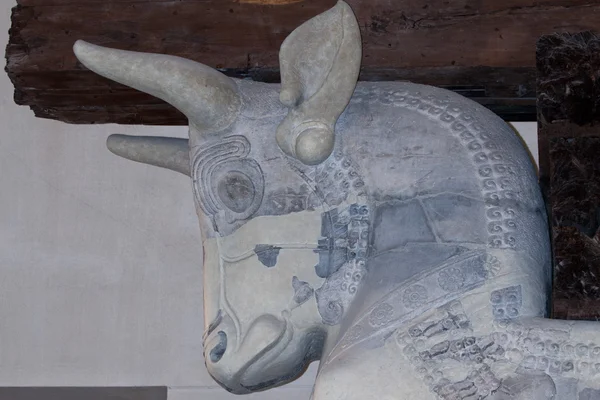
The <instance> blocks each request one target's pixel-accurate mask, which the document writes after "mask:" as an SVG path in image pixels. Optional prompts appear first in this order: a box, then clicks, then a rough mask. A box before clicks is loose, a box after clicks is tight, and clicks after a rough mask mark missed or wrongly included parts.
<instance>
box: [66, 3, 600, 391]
mask: <svg viewBox="0 0 600 400" xmlns="http://www.w3.org/2000/svg"><path fill="white" fill-rule="evenodd" d="M74 51H75V53H76V55H77V57H78V58H79V59H80V60H81V62H82V63H83V64H84V65H85V66H87V67H88V68H90V69H92V70H93V71H95V72H97V73H99V74H101V75H103V76H106V77H108V78H110V79H113V80H115V81H117V82H120V83H123V84H126V85H129V86H131V87H134V88H137V89H139V90H142V91H145V92H147V93H150V94H153V95H155V96H158V97H160V98H162V99H163V100H165V101H168V102H170V103H171V104H173V105H175V106H176V107H178V108H179V109H180V110H181V111H182V112H184V114H185V115H187V116H188V118H189V121H190V127H189V135H190V137H189V140H183V139H171V138H145V137H135V138H132V137H126V136H121V135H115V136H111V137H110V138H109V139H108V142H107V144H108V147H109V149H110V150H111V151H112V152H114V153H116V154H118V155H121V156H123V157H126V158H129V159H132V160H134V161H138V162H145V163H149V164H153V165H157V166H160V167H164V168H169V169H172V170H174V171H177V172H180V173H183V174H185V175H188V176H189V177H190V178H191V182H192V187H193V195H194V199H195V201H196V206H197V212H198V218H199V222H200V228H201V231H202V235H203V243H202V245H203V248H204V254H205V259H204V265H203V268H204V293H205V310H204V311H205V321H206V330H205V332H204V335H203V344H204V349H205V351H204V357H205V359H206V365H207V368H208V371H209V373H210V374H211V375H212V376H213V377H214V379H215V380H216V381H217V382H219V383H220V384H221V385H222V386H223V387H224V388H225V389H227V390H229V391H231V392H233V393H238V394H244V393H251V392H254V391H259V390H266V389H269V388H271V387H275V386H278V385H281V384H283V383H287V382H289V381H291V380H293V379H295V378H296V377H298V376H299V374H301V373H302V371H303V370H304V369H305V367H306V366H307V365H308V364H309V363H310V362H313V361H317V360H318V361H320V362H321V365H320V369H319V374H318V377H317V381H316V383H315V387H314V391H313V394H312V398H313V399H314V400H321V399H333V400H340V399H361V400H364V399H392V398H394V399H396V398H402V399H404V398H407V399H413V398H415V399H416V398H418V399H432V400H434V399H443V400H457V399H460V400H463V399H465V400H474V399H495V400H500V399H511V400H514V399H535V400H537V399H557V400H560V399H568V400H571V399H578V400H591V399H600V345H598V344H597V343H599V342H600V339H598V334H599V333H600V325H596V324H595V323H591V322H590V323H586V322H566V321H554V320H547V319H544V317H545V316H546V315H547V309H546V306H547V296H548V286H549V282H550V272H551V271H550V257H549V252H550V246H549V241H548V231H547V229H548V227H547V221H546V215H545V211H544V204H543V201H542V197H541V195H540V191H539V188H538V186H537V177H536V173H535V170H534V168H533V166H532V163H531V161H530V159H529V157H528V154H527V152H526V151H525V149H524V148H523V146H522V144H521V142H520V141H519V139H518V138H517V137H516V135H515V133H514V132H513V131H512V130H511V128H510V127H509V126H508V125H507V124H505V123H504V122H503V121H502V120H500V119H499V118H498V117H496V116H495V115H493V114H492V113H491V112H489V111H488V110H486V109H485V108H483V107H481V106H480V105H478V104H476V103H474V102H472V101H470V100H468V99H465V98H463V97H461V96H459V95H456V94H454V93H451V92H448V91H445V90H441V89H438V88H433V87H429V86H423V85H417V84H412V83H407V82H364V83H358V84H357V78H358V71H359V67H360V60H361V45H360V31H359V29H358V24H357V22H356V20H355V18H354V16H353V14H352V10H351V9H350V7H349V6H348V5H347V4H346V3H344V2H343V1H340V2H338V4H337V5H336V6H335V7H333V8H332V9H330V10H329V11H327V12H325V13H323V14H321V15H319V16H316V17H315V18H313V19H312V20H310V21H307V22H306V23H305V24H303V25H302V26H301V27H299V28H298V29H297V30H296V31H294V32H293V33H292V34H291V35H290V36H289V37H288V38H287V39H286V40H285V42H284V43H283V45H282V48H281V53H280V62H281V73H282V84H281V85H278V84H265V83H259V82H249V81H244V80H235V79H230V78H228V77H226V76H224V75H223V74H220V73H219V72H217V71H215V70H214V69H212V68H209V67H207V66H205V65H202V64H199V63H195V62H192V61H189V60H184V59H181V58H177V57H171V56H167V55H155V54H144V53H135V52H130V51H121V50H112V49H105V48H101V47H99V46H95V45H92V44H88V43H85V42H81V41H79V42H77V43H76V44H75V47H74ZM290 283H291V285H290Z"/></svg>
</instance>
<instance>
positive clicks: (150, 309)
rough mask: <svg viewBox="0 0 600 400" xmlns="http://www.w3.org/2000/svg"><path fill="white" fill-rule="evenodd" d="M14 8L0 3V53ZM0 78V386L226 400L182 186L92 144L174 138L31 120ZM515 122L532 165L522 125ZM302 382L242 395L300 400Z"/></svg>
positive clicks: (532, 139) (176, 131)
mask: <svg viewBox="0 0 600 400" xmlns="http://www.w3.org/2000/svg"><path fill="white" fill-rule="evenodd" d="M14 4H15V3H14V0H1V5H0V8H1V21H0V42H1V43H4V44H5V43H7V40H8V35H7V31H8V28H9V26H10V9H11V7H12V6H13V5H14ZM3 46H4V45H3ZM0 75H1V76H0V96H1V97H0V121H1V122H2V125H1V126H0V386H105V385H109V386H129V385H133V386H145V385H152V386H154V385H166V386H169V387H170V390H171V391H170V394H169V399H170V400H171V399H175V400H191V399H201V398H207V399H208V398H209V399H217V400H218V399H230V398H238V397H236V396H233V395H230V394H228V393H226V392H225V391H224V390H223V389H221V388H220V387H218V386H217V385H216V384H215V383H214V382H213V381H212V380H211V379H210V377H209V376H208V374H207V372H206V369H205V366H204V360H203V358H202V349H201V337H202V282H201V272H202V271H201V262H202V249H201V247H200V235H199V229H198V226H197V223H196V217H195V211H194V206H193V201H192V191H191V185H190V183H189V181H188V179H187V178H186V177H184V176H183V175H180V174H176V173H174V172H170V171H165V170H161V169H158V168H153V167H149V166H146V165H142V164H137V163H132V162H128V161H126V160H123V159H120V158H117V157H116V156H114V155H112V154H111V153H110V152H108V151H107V150H106V148H105V140H106V137H107V136H108V135H109V134H111V133H126V134H143V135H168V136H178V137H183V136H185V134H186V128H183V127H141V126H117V125H98V126H93V125H87V126H81V125H79V126H75V125H66V124H63V123H59V122H56V121H49V120H41V119H37V118H35V117H34V116H33V113H32V112H31V111H30V110H29V109H28V108H26V107H19V106H16V105H15V104H14V102H13V100H12V95H13V88H12V85H11V83H10V82H9V80H8V78H7V77H6V75H5V74H4V73H2V74H0ZM515 126H516V127H517V129H518V130H519V132H520V133H521V134H522V136H523V137H524V139H525V140H526V142H527V143H528V144H529V145H530V149H531V152H532V153H533V154H534V155H535V156H536V157H537V141H536V129H535V123H520V124H515ZM315 373H316V367H315V366H313V367H312V368H311V369H310V370H309V372H308V373H307V374H306V375H305V376H304V377H303V378H301V379H300V380H299V381H297V382H294V383H292V384H291V385H289V386H286V387H284V388H280V389H277V390H275V391H273V392H267V393H263V394H257V395H253V396H250V397H246V398H249V399H252V398H255V399H281V398H286V399H287V400H294V399H308V397H309V395H310V390H311V383H312V381H313V379H314V375H315Z"/></svg>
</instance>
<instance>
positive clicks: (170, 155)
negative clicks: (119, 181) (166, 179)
mask: <svg viewBox="0 0 600 400" xmlns="http://www.w3.org/2000/svg"><path fill="white" fill-rule="evenodd" d="M106 147H108V149H109V150H110V151H111V152H113V153H114V154H116V155H118V156H120V157H123V158H127V159H128V160H132V161H137V162H140V163H144V164H150V165H155V166H157V167H162V168H167V169H170V170H172V171H176V172H180V173H182V174H184V175H187V176H190V150H189V145H188V140H187V139H179V138H170V137H156V136H127V135H110V136H109V137H108V139H107V140H106Z"/></svg>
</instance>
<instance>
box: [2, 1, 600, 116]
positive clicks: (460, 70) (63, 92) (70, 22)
mask: <svg viewBox="0 0 600 400" xmlns="http://www.w3.org/2000/svg"><path fill="white" fill-rule="evenodd" d="M335 2H336V0H299V1H297V0H235V1H233V0H185V1H180V0H177V1H175V0H19V1H18V5H17V6H16V7H15V8H14V10H13V14H12V28H11V30H10V42H9V44H8V46H7V49H6V57H7V66H6V70H7V72H8V75H9V77H10V79H11V80H12V82H13V83H14V86H15V89H16V90H15V101H16V102H17V103H18V104H21V105H28V106H31V107H32V109H33V110H34V111H35V113H36V115H38V116H40V117H44V118H53V119H59V120H63V121H65V122H70V123H104V122H117V123H127V124H129V123H132V124H133V123H142V124H162V125H170V124H178V125H179V124H185V123H186V121H185V119H184V118H183V116H182V115H181V114H179V113H177V112H176V111H173V110H172V109H171V107H170V106H169V105H167V104H165V103H163V102H162V101H159V100H155V99H151V98H149V96H145V95H141V94H139V93H136V92H135V91H134V90H132V89H128V88H124V87H122V86H120V85H117V84H114V83H111V82H108V81H107V80H105V79H103V78H101V77H98V76H96V75H94V74H92V73H91V72H89V71H87V70H86V69H85V68H84V67H83V66H82V65H81V64H79V63H78V62H77V60H76V58H75V57H74V55H73V53H72V45H73V43H74V42H75V40H77V39H84V40H87V41H89V42H92V43H95V44H99V45H104V46H109V47H114V48H120V49H127V50H136V51H147V52H155V53H164V54H173V55H178V56H182V57H185V58H189V59H192V60H196V61H199V62H202V63H204V64H207V65H209V66H211V67H214V68H218V69H220V70H222V71H224V72H225V73H227V74H228V75H231V76H236V77H248V78H251V79H255V80H259V81H269V82H273V81H277V80H278V79H279V72H278V66H279V63H278V51H279V47H280V45H281V43H282V41H283V40H284V39H285V37H286V36H287V35H288V34H289V33H290V32H292V30H293V29H295V28H296V27H297V26H299V25H300V24H301V23H303V22H304V21H306V20H308V19H310V18H311V17H313V16H315V15H317V14H319V13H321V12H323V11H325V10H326V9H328V8H330V7H331V6H333V5H334V4H335ZM348 3H349V4H350V5H351V6H352V8H353V9H354V11H355V13H356V16H357V19H358V21H359V23H360V27H361V34H362V41H363V60H362V66H363V68H362V73H361V76H360V79H361V80H410V81H415V82H420V83H426V84H431V85H435V86H441V87H447V88H449V89H451V90H457V91H459V92H461V93H463V94H466V95H467V96H469V97H473V98H475V99H476V100H477V101H479V102H481V103H482V104H485V105H486V106H487V107H489V108H490V109H492V110H493V111H495V112H497V113H498V114H500V115H501V116H503V117H504V118H506V119H513V120H521V121H522V120H535V43H536V40H537V38H538V37H539V36H540V35H543V34H547V33H552V32H557V31H581V30H588V29H593V28H596V27H598V26H600V4H598V3H597V2H596V1H592V0H587V1H584V0H505V1H481V0H457V1H446V0H431V1H422V0H407V1H402V2H401V4H400V3H396V2H393V1H390V0H348ZM119 107H121V110H119ZM78 109H79V110H81V111H82V112H81V114H80V115H78V114H77V110H78ZM161 116H162V118H161Z"/></svg>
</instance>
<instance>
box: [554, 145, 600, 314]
mask: <svg viewBox="0 0 600 400" xmlns="http://www.w3.org/2000/svg"><path fill="white" fill-rule="evenodd" d="M598 154H600V138H593V137H579V138H556V139H552V140H551V141H550V165H551V181H550V199H549V200H550V206H551V215H552V230H553V244H554V262H555V282H554V297H555V300H574V301H575V300H576V301H584V302H585V301H596V300H600V158H599V157H598ZM557 312H559V313H560V315H558V314H557ZM569 315H571V313H569V312H568V309H566V310H565V309H563V310H560V311H559V310H556V308H555V313H554V316H555V317H557V318H566V317H568V316H569ZM596 316H597V317H600V309H596V310H591V311H590V315H588V316H586V318H585V319H592V318H595V317H596Z"/></svg>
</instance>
